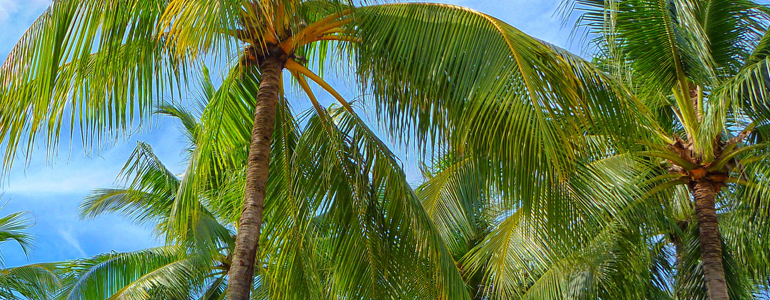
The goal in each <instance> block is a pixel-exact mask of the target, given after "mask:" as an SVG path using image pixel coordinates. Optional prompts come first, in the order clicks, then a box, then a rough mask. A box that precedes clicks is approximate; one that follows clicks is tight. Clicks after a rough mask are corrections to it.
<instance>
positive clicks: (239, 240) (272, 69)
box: [227, 53, 286, 300]
mask: <svg viewBox="0 0 770 300" xmlns="http://www.w3.org/2000/svg"><path fill="white" fill-rule="evenodd" d="M285 62H286V56H285V55H283V54H278V53H276V54H273V55H271V56H268V57H267V58H266V59H265V60H264V61H263V62H262V64H261V65H260V70H261V73H262V81H261V82H260V83H259V92H258V93H257V106H256V109H255V112H254V126H253V127H252V130H251V145H250V146H249V156H248V165H247V167H246V186H245V191H244V202H243V211H242V212H241V218H240V221H239V225H238V235H237V237H236V239H235V250H234V253H233V263H232V266H231V267H230V271H229V273H228V277H229V278H228V286H227V299H228V300H248V299H249V293H250V292H251V284H252V282H253V279H254V263H255V260H256V256H257V252H258V249H259V234H260V231H261V228H262V211H263V209H264V203H265V193H266V190H267V172H268V165H269V163H270V141H271V139H272V136H273V129H274V128H273V127H274V126H275V113H276V106H277V105H278V97H279V94H280V89H281V72H282V70H283V66H284V63H285Z"/></svg>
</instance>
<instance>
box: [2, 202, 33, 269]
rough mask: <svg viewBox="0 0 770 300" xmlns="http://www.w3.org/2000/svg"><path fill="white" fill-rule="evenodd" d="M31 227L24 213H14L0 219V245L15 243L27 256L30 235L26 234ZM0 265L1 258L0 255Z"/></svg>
mask: <svg viewBox="0 0 770 300" xmlns="http://www.w3.org/2000/svg"><path fill="white" fill-rule="evenodd" d="M31 226H32V220H31V219H30V218H29V216H28V215H27V213H26V212H15V213H11V214H8V215H6V216H4V217H2V218H0V243H6V242H15V243H16V244H18V245H19V246H20V247H21V250H23V251H24V254H29V251H30V250H31V247H32V235H30V234H29V233H27V232H26V230H27V229H29V228H30V227H31ZM0 263H3V256H2V254H1V253H0Z"/></svg>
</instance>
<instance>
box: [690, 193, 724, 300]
mask: <svg viewBox="0 0 770 300" xmlns="http://www.w3.org/2000/svg"><path fill="white" fill-rule="evenodd" d="M719 188H720V185H719V184H718V183H713V182H698V183H696V184H695V186H694V187H693V192H692V193H693V196H694V198H695V214H696V215H697V217H698V227H699V230H700V248H701V261H702V262H703V273H704V275H705V279H706V287H707V288H708V294H709V299H711V300H728V299H730V297H729V296H728V293H727V282H726V280H725V269H724V266H723V265H722V242H721V239H720V235H719V222H718V220H717V213H716V207H715V205H714V197H715V196H716V194H717V192H718V191H719Z"/></svg>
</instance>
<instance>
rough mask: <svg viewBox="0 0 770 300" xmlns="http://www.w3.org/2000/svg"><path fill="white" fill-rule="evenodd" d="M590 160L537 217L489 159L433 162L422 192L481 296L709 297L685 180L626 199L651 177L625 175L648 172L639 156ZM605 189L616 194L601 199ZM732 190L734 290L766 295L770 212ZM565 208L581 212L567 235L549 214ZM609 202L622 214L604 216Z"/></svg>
mask: <svg viewBox="0 0 770 300" xmlns="http://www.w3.org/2000/svg"><path fill="white" fill-rule="evenodd" d="M602 165H604V166H602ZM586 167H587V168H584V169H583V170H582V171H580V172H576V174H575V175H574V176H571V179H570V181H568V182H566V183H565V184H564V186H562V187H561V188H562V189H564V190H568V191H571V194H572V195H568V196H567V197H566V198H563V199H559V200H560V201H559V202H557V203H551V204H548V205H545V207H543V213H541V214H535V215H527V214H524V213H523V212H524V210H522V209H521V208H517V207H516V206H512V205H509V202H506V201H505V200H504V199H505V198H506V197H509V196H507V195H504V194H501V193H500V192H499V190H496V189H495V186H497V183H495V180H494V177H493V176H489V167H488V166H486V165H483V164H478V163H476V162H474V161H473V160H470V159H468V158H462V157H456V156H455V155H454V154H451V152H450V153H449V154H447V155H445V156H443V157H441V159H438V160H436V161H434V162H433V164H432V165H431V166H430V167H429V168H426V169H425V172H424V174H425V177H426V181H425V182H424V183H423V184H421V185H420V187H418V189H417V195H418V196H419V197H420V198H421V200H422V201H423V205H424V206H425V209H426V211H427V212H428V213H429V214H430V215H431V218H432V219H433V220H434V222H435V223H436V226H437V228H438V230H439V232H440V233H441V235H442V238H443V239H444V241H445V242H446V243H447V247H448V248H449V249H450V251H451V252H452V254H453V256H454V257H456V260H457V261H458V263H459V264H460V268H461V269H462V270H463V274H464V278H465V280H466V283H467V284H468V285H469V286H470V287H471V288H473V289H474V290H475V291H474V295H475V296H476V298H477V299H708V298H709V295H708V292H707V288H706V282H705V280H704V278H703V268H702V266H701V265H700V263H699V261H700V256H701V254H700V245H699V241H698V238H699V233H698V226H697V223H694V222H689V223H688V222H683V221H681V220H683V219H685V216H693V215H694V212H693V208H692V207H690V205H689V203H690V192H689V191H688V189H687V187H686V186H681V185H680V186H678V187H677V188H675V189H670V190H664V191H660V192H656V193H654V194H653V193H649V194H647V197H636V198H633V199H628V201H627V202H626V201H621V203H620V205H619V204H618V203H617V202H618V201H617V200H616V199H613V198H614V197H616V196H617V195H623V194H634V193H633V192H631V193H628V192H622V193H617V192H618V191H623V190H631V189H635V188H636V186H637V185H638V184H639V183H640V182H643V181H644V180H643V179H642V180H640V178H638V177H637V176H638V175H634V174H629V173H626V172H629V171H630V172H634V171H633V170H638V169H640V168H639V166H638V165H637V166H635V163H634V160H632V159H623V158H622V157H615V158H614V159H605V160H599V161H595V162H593V163H592V164H589V165H587V166H586ZM658 171H661V172H665V171H666V170H658ZM624 173H625V174H624ZM648 178H649V177H648ZM606 182H612V184H611V185H608V184H606ZM601 190H604V191H605V192H610V191H611V190H614V191H615V192H616V195H615V196H612V197H596V196H597V195H598V196H601V194H602V193H601V192H600V191H601ZM586 191H588V193H586ZM732 193H735V194H734V195H726V196H725V197H724V198H723V199H724V202H723V203H724V206H723V207H722V209H721V210H720V213H719V218H720V220H721V223H720V226H721V227H722V228H724V229H725V230H724V231H723V232H724V233H725V234H724V237H723V245H724V247H725V250H726V251H725V252H724V253H723V261H724V263H725V272H726V280H727V284H728V286H729V287H730V296H731V297H732V298H735V299H750V298H754V297H756V298H759V299H763V297H762V295H763V293H766V291H767V288H768V278H770V276H768V275H769V274H768V273H767V270H768V269H770V268H769V267H768V264H769V263H770V260H768V259H767V256H766V255H767V253H766V251H764V250H762V249H766V247H767V244H766V243H767V242H766V241H764V240H763V239H757V238H756V236H757V235H760V236H762V235H764V234H765V233H766V232H768V230H770V227H769V226H768V224H767V221H766V220H767V217H766V216H764V215H766V212H767V211H768V209H767V207H763V208H761V209H759V210H758V209H757V207H746V206H745V205H744V203H743V202H742V201H739V200H738V199H740V198H738V197H736V196H738V195H741V194H742V193H743V191H740V190H736V191H733V192H730V194H732ZM585 195H589V196H590V197H591V198H590V199H585V198H584V197H585ZM637 195H638V194H637ZM565 200H566V201H565ZM603 201H608V202H607V203H603ZM565 205H566V206H568V209H569V210H574V211H578V212H580V213H579V214H576V215H573V216H570V219H571V220H572V223H573V225H571V226H570V227H569V229H572V228H579V229H580V231H578V232H575V233H572V234H571V236H570V237H568V238H564V237H562V238H559V237H560V236H559V235H558V234H556V233H554V231H553V229H554V228H551V227H549V225H548V221H547V220H543V219H544V218H543V215H547V217H546V218H553V217H555V216H553V215H552V214H548V212H555V211H558V209H559V207H560V206H565ZM606 209H616V210H617V212H615V213H613V214H611V215H609V216H607V215H606V214H605V216H606V218H605V219H597V218H596V217H597V216H601V215H602V211H603V210H606ZM597 221H598V222H597ZM591 223H598V224H591ZM747 227H749V230H746V228H747ZM565 245H566V247H565Z"/></svg>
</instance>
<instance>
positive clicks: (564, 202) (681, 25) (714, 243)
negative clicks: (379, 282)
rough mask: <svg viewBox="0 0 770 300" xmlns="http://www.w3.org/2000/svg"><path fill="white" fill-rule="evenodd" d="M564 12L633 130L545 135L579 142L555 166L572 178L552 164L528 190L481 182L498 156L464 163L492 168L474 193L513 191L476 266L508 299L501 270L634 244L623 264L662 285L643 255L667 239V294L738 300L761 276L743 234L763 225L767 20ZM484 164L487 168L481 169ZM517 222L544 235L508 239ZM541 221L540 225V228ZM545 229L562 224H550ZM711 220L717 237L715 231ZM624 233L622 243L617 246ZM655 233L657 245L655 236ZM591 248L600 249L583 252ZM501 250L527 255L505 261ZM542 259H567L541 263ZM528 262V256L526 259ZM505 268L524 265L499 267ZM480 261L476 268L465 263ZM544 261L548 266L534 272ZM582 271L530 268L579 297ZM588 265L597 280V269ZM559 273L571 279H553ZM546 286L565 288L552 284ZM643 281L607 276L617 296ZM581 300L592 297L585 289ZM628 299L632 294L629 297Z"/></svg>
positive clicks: (666, 7) (727, 11) (741, 9)
mask: <svg viewBox="0 0 770 300" xmlns="http://www.w3.org/2000/svg"><path fill="white" fill-rule="evenodd" d="M565 8H566V11H567V12H568V13H569V12H572V11H573V9H574V10H575V11H579V12H581V13H580V15H579V18H578V22H579V23H578V24H579V25H580V26H586V27H587V32H588V34H589V36H590V37H592V38H594V39H593V42H594V45H595V49H596V50H597V54H596V57H595V59H594V64H595V66H596V67H597V68H598V69H601V70H602V71H603V72H605V74H607V75H606V76H610V77H611V78H613V79H612V80H611V81H613V84H615V85H616V87H617V89H615V90H624V91H626V93H627V97H628V99H629V101H631V102H632V103H633V104H631V105H629V106H630V107H634V110H635V111H636V113H635V115H634V116H633V120H634V122H635V123H636V124H638V126H636V127H635V128H628V127H626V128H613V129H617V131H616V133H615V134H614V136H608V135H606V133H601V132H598V131H597V129H598V128H595V127H583V128H585V131H584V133H583V134H582V135H580V136H571V137H570V138H568V139H559V138H555V139H554V141H560V142H563V143H575V142H574V141H575V140H583V142H584V143H579V144H578V145H579V146H578V147H575V148H572V149H574V150H576V151H575V152H573V154H574V155H575V157H574V160H573V162H575V164H571V165H569V169H568V170H570V172H571V173H567V174H565V173H563V172H556V174H560V173H561V175H562V177H561V178H558V179H557V180H554V181H551V182H546V183H548V184H543V188H542V189H540V190H527V189H517V190H514V192H513V193H512V192H511V191H510V190H509V189H510V187H511V186H514V187H516V186H517V184H518V183H516V182H514V183H513V184H510V182H506V181H505V180H502V181H501V180H498V179H489V178H490V176H491V178H495V176H502V177H505V176H507V174H505V173H502V174H499V173H496V172H499V170H498V169H497V168H496V163H497V162H498V160H496V159H494V157H493V158H492V160H487V161H486V162H485V161H484V160H473V159H470V160H469V161H470V162H474V163H475V164H476V165H475V166H478V165H482V166H485V168H486V169H491V171H489V170H486V171H484V172H486V173H485V174H486V175H485V176H486V177H482V179H483V180H486V181H483V180H482V181H481V182H483V183H484V185H481V186H483V187H485V188H486V189H487V190H489V189H490V187H494V188H496V189H498V190H499V191H498V193H499V194H502V195H504V196H505V197H503V199H505V198H511V199H512V200H504V201H503V202H502V203H503V204H506V205H503V208H502V209H499V208H498V210H502V211H503V213H504V216H505V217H506V218H505V221H503V222H502V223H500V224H499V225H498V227H497V229H496V230H494V231H493V232H492V234H491V237H490V239H489V240H485V242H484V243H482V244H483V245H484V246H483V247H480V248H478V249H476V250H475V252H477V253H486V255H485V256H484V257H486V259H487V260H489V259H490V257H492V258H494V257H497V258H498V259H499V262H500V263H498V264H495V265H496V266H498V267H499V268H500V269H498V270H492V271H488V272H492V274H493V275H494V276H493V278H495V279H496V280H503V281H494V282H492V283H490V284H489V286H490V287H491V288H493V289H495V290H496V291H497V292H498V294H503V295H513V293H514V290H515V289H513V288H509V287H510V286H511V285H513V284H517V281H516V280H512V281H511V280H506V279H505V276H502V275H501V274H509V275H511V276H508V278H509V279H510V278H524V279H521V281H519V282H518V284H521V282H526V280H533V279H532V278H530V279H526V278H527V276H529V277H532V276H533V274H531V272H532V271H533V270H528V272H526V274H525V275H526V276H524V275H522V276H524V277H516V276H513V275H515V274H514V273H506V272H503V271H506V270H507V271H510V272H514V271H517V270H527V268H534V270H537V269H538V268H545V269H541V270H565V268H564V265H565V264H566V262H567V261H569V260H572V261H573V263H572V264H571V265H574V264H575V263H579V262H580V257H583V256H582V255H570V253H575V252H574V249H583V250H582V251H584V253H592V255H594V257H593V258H594V259H588V260H584V261H589V262H590V261H598V262H602V261H603V260H601V259H599V260H596V257H597V256H598V254H599V253H605V252H609V253H614V254H613V255H621V254H622V253H625V254H624V255H625V256H628V257H630V256H629V254H630V253H634V252H633V251H630V250H629V249H630V248H627V249H625V250H623V249H620V248H614V249H613V248H607V247H606V246H608V245H614V246H613V247H620V246H621V245H625V246H624V247H629V246H631V245H635V246H634V247H636V248H635V249H637V250H638V249H646V250H644V252H647V253H650V254H649V255H647V257H648V258H649V259H648V260H647V262H641V263H640V262H639V261H637V263H636V265H637V266H638V265H643V267H642V269H641V270H644V269H647V271H644V273H646V274H647V275H644V276H647V278H657V279H656V280H661V278H666V277H667V275H665V274H663V273H660V272H657V271H656V272H657V275H655V274H656V272H653V271H654V269H656V268H657V269H658V271H660V270H664V269H665V268H663V267H661V266H663V265H665V264H664V261H661V260H660V259H659V258H658V259H657V260H654V259H652V258H654V257H658V254H660V255H663V256H665V251H663V250H665V249H664V245H666V244H667V243H671V244H673V245H674V248H675V250H676V251H675V252H676V256H677V257H678V258H677V264H678V265H677V266H672V268H674V269H676V272H677V273H678V274H677V276H680V275H681V276H680V277H679V278H677V280H679V281H677V283H676V285H677V286H676V289H677V291H676V293H677V296H678V297H684V298H688V297H696V296H695V295H697V291H698V287H699V286H705V287H706V290H707V294H708V298H709V299H728V298H729V297H731V296H732V297H733V298H741V297H742V295H743V296H745V295H750V292H748V294H747V291H753V290H756V289H761V287H762V286H766V282H767V274H766V272H765V271H759V269H762V268H763V267H762V266H764V265H765V262H766V258H765V256H764V255H763V254H759V253H758V252H755V251H757V249H759V248H758V247H761V246H759V244H761V243H763V242H760V241H757V240H756V237H754V238H752V237H751V236H750V235H752V234H754V233H751V232H752V231H753V232H758V233H761V232H765V231H766V230H767V226H766V225H765V224H766V219H767V216H768V215H767V212H768V207H770V206H768V201H767V200H768V194H767V189H766V186H767V182H766V180H767V178H768V177H767V167H766V166H767V160H766V153H767V150H768V149H767V148H768V146H770V144H768V143H767V142H766V135H767V130H766V129H767V123H768V120H767V117H768V116H769V115H768V112H770V110H768V108H767V107H768V104H767V100H766V97H767V94H768V89H767V87H766V84H767V80H768V72H767V62H768V58H767V53H768V50H767V46H768V45H770V44H768V43H767V41H768V35H767V29H768V24H769V23H768V22H769V21H770V15H768V11H767V10H766V8H765V7H764V6H762V5H760V4H757V3H754V2H752V1H738V2H734V1H646V0H629V1H625V0H624V1H619V0H618V1H590V0H587V1H577V2H576V3H567V4H565ZM597 76H599V75H597ZM593 109H599V108H593ZM496 113H498V112H496ZM618 132H623V133H624V134H625V135H626V136H627V137H628V139H622V138H618V137H619V135H618V134H617V133H618ZM581 147H582V148H581ZM494 149H500V148H494ZM502 149H507V148H505V147H503V148H502ZM492 154H493V155H494V153H492ZM474 155H478V153H474ZM461 161H463V160H461ZM490 161H491V162H492V163H491V165H490V166H491V168H487V167H486V166H487V165H488V164H490V163H489V162H490ZM518 162H527V161H526V160H519V161H518ZM526 174H531V176H534V177H541V176H543V177H544V176H545V175H547V174H545V173H538V172H530V173H526ZM540 174H543V175H540ZM441 178H445V177H441ZM484 178H487V179H484ZM474 180H477V179H474ZM474 184H475V183H474ZM529 195H534V196H529ZM454 198H458V197H456V196H455V197H454ZM533 198H534V199H533ZM428 199H430V198H428ZM458 199H459V198H458ZM533 200H534V201H533ZM428 201H430V202H436V201H437V200H428ZM455 206H456V205H455ZM449 207H452V206H449ZM459 207H462V206H459ZM428 210H429V211H430V209H428ZM532 212H536V214H533V213H532ZM451 215H454V216H462V215H464V213H459V212H458V213H454V214H451ZM739 216H740V217H739ZM442 218H449V219H448V220H454V219H457V218H458V217H452V218H454V219H452V218H450V217H442ZM560 220H561V221H560ZM720 222H721V223H720ZM519 224H529V225H527V226H525V227H529V228H541V230H542V232H545V233H548V234H547V235H546V236H547V238H548V239H550V240H546V241H543V240H542V239H543V235H544V234H543V233H542V232H540V233H538V232H535V233H532V232H530V230H531V229H526V230H524V233H527V232H530V235H529V236H528V237H529V239H527V238H525V237H527V236H526V235H525V236H524V237H520V236H519V235H520V234H521V233H517V230H516V229H515V228H517V226H519ZM533 224H534V225H533ZM541 224H545V225H547V226H545V228H543V226H542V225H541ZM548 224H552V225H557V224H561V225H562V228H558V227H556V226H552V225H548ZM720 224H721V225H720ZM746 224H750V225H746ZM438 226H439V228H441V227H442V225H438ZM549 226H550V227H549ZM618 226H620V227H618ZM555 227H556V228H555ZM720 227H721V229H722V231H724V232H722V233H720ZM578 228H579V229H580V230H579V231H576V230H575V229H578ZM745 229H750V230H752V231H750V232H746V231H744V230H745ZM693 230H694V232H693ZM602 233H604V234H602ZM693 233H697V235H695V236H693V235H692V234H693ZM570 235H572V236H570ZM592 235H593V236H592ZM605 235H606V236H605ZM644 237H647V238H655V239H656V240H653V241H650V240H645V239H644ZM512 238H518V239H524V241H526V242H527V243H530V242H531V243H535V244H533V245H532V246H531V247H525V248H521V249H519V250H511V249H515V248H510V247H508V245H510V243H514V244H515V243H516V242H515V240H513V241H514V242H511V241H512ZM626 238H628V239H629V240H624V239H626ZM607 239H609V240H607ZM660 239H665V240H666V242H664V243H661V240H660ZM554 240H556V241H557V242H554ZM570 240H571V241H572V242H569V241H570ZM575 241H577V242H575ZM592 241H593V242H592ZM631 241H636V242H631ZM521 242H522V241H521V240H519V243H521ZM562 244H566V245H568V246H567V247H565V248H563V249H562V250H566V252H560V251H562V250H560V249H553V247H554V246H555V245H556V246H559V247H558V248H560V247H561V246H560V245H562ZM495 245H497V246H499V247H496V246H495ZM591 245H596V246H597V247H598V246H601V247H598V248H595V249H594V250H591V249H590V246H591ZM693 245H695V246H696V247H694V248H693ZM584 247H589V248H584ZM526 249H534V250H526ZM596 249H603V250H604V252H601V251H599V252H597V251H595V250H596ZM510 251H513V252H510ZM527 251H529V253H526V252H527ZM616 251H621V252H616ZM549 252H550V254H548V255H543V254H541V253H549ZM514 253H515V254H514ZM653 254H654V255H653ZM511 257H521V258H528V257H529V258H530V259H522V260H518V261H508V260H509V259H511ZM555 257H556V258H558V257H566V258H568V260H566V261H565V259H558V260H554V258H555ZM546 258H547V259H546ZM544 259H545V260H544ZM475 261H476V262H482V261H483V260H480V259H476V260H475ZM642 261H643V260H642ZM534 262H539V263H537V264H534V265H533V263H534ZM604 262H606V260H604ZM505 263H510V264H512V265H521V266H527V267H522V268H523V269H517V268H515V267H512V266H509V267H508V269H505ZM655 264H657V265H655ZM752 264H753V266H751V267H746V268H742V267H741V266H749V265H752ZM482 265H483V264H481V263H478V264H476V266H474V267H473V269H478V268H480V267H481V266H482ZM536 265H541V267H536ZM552 265H555V266H558V267H559V268H557V269H553V268H552V267H543V266H552ZM568 265H570V264H568ZM585 265H586V266H590V265H591V264H585ZM600 266H602V265H601V264H598V265H594V267H600ZM754 266H758V267H754ZM582 270H583V271H581V272H583V273H580V272H578V273H577V274H578V275H581V274H582V275H581V276H582V277H581V276H578V277H572V278H571V277H569V276H566V277H565V276H562V277H561V278H557V277H558V276H557V275H554V273H557V272H547V273H543V274H544V275H549V276H552V277H551V278H550V279H549V280H537V281H535V283H537V282H550V283H551V285H550V287H552V288H561V289H562V290H561V291H562V292H564V293H567V292H566V291H567V290H569V293H571V294H569V293H568V294H563V293H561V292H556V291H558V290H555V289H550V290H548V291H550V293H551V294H548V293H545V292H543V294H538V295H540V296H543V295H550V296H554V295H557V294H558V295H561V296H565V295H569V297H578V296H579V295H581V294H583V295H584V293H585V292H587V291H589V292H591V293H594V292H596V291H591V290H586V289H581V288H578V286H581V284H579V281H580V280H587V278H588V277H585V276H583V275H585V274H588V273H585V272H588V271H586V269H582ZM635 270H640V269H639V268H635ZM594 271H595V272H598V273H596V274H604V275H606V274H608V273H607V272H608V271H607V269H606V268H595V269H594ZM534 273H535V274H537V273H538V272H534ZM610 273H611V272H610ZM664 273H665V272H664ZM639 274H641V273H639ZM701 274H702V275H701ZM726 274H728V275H729V276H726ZM629 276H630V275H629ZM699 276H703V278H704V282H705V284H703V285H700V284H698V282H699V280H698V277H699ZM535 277H541V278H542V279H547V277H542V276H540V275H538V276H535ZM669 277H670V276H669ZM565 278H566V279H570V280H572V281H569V280H566V281H565V280H560V279H565ZM581 278H582V279H581ZM617 278H626V279H627V278H629V277H622V276H621V277H617ZM557 279H559V280H557ZM575 280H578V281H575ZM645 281H646V280H642V282H645ZM506 282H507V283H508V284H505V283H506ZM554 282H567V283H569V284H565V285H562V286H560V287H559V286H558V285H555V284H553V283H554ZM625 282H630V281H628V280H626V281H625ZM646 282H647V283H646V285H627V286H626V287H623V286H620V285H618V284H617V282H616V283H615V287H617V290H618V291H623V290H625V291H629V290H628V289H626V288H627V287H629V286H630V287H634V288H638V287H640V286H650V281H646ZM661 282H663V281H661ZM544 285H548V284H544ZM524 286H529V285H527V284H524ZM652 286H656V285H654V284H653V285H652ZM663 286H664V285H657V288H656V289H650V290H659V289H660V288H661V287H663ZM746 286H748V288H746ZM728 287H730V289H728ZM506 289H507V290H506ZM536 290H537V289H536ZM591 295H594V296H596V297H602V296H601V294H596V293H594V294H591ZM605 296H606V294H605ZM616 297H617V294H616ZM635 297H645V296H644V294H642V296H639V295H638V294H636V295H635ZM646 297H650V296H649V295H647V296H646ZM610 298H613V297H610ZM688 299H689V298H688Z"/></svg>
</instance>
